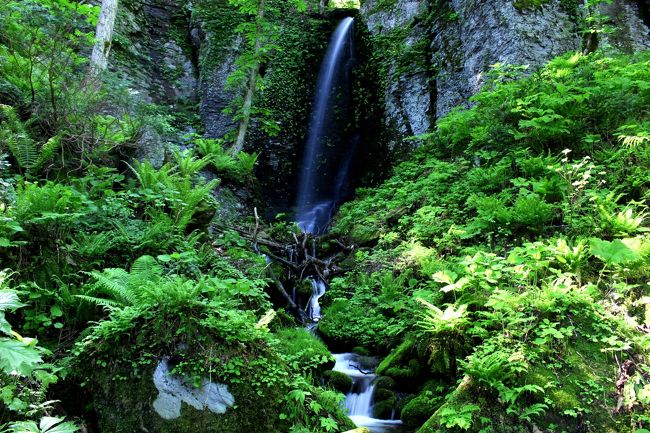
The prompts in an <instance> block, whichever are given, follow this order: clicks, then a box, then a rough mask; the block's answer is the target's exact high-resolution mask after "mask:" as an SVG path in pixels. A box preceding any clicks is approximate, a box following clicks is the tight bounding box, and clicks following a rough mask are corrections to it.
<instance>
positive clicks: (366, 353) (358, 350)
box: [352, 346, 370, 356]
mask: <svg viewBox="0 0 650 433" xmlns="http://www.w3.org/2000/svg"><path fill="white" fill-rule="evenodd" d="M352 353H356V354H358V355H361V356H370V351H369V350H368V349H366V348H365V347H363V346H355V347H353V348H352Z"/></svg>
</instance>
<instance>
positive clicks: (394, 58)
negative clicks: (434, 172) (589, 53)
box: [361, 0, 650, 137]
mask: <svg viewBox="0 0 650 433" xmlns="http://www.w3.org/2000/svg"><path fill="white" fill-rule="evenodd" d="M514 3H515V2H514V1H512V0H489V1H488V0H390V1H387V0H366V1H365V2H363V4H362V8H361V15H362V17H363V19H364V20H365V22H366V25H367V27H368V29H369V31H370V32H371V33H372V34H373V35H374V37H375V39H376V41H377V47H378V50H379V51H380V52H379V53H378V55H379V56H380V57H381V58H382V59H383V67H384V69H383V73H384V79H385V82H384V83H383V84H384V89H385V114H384V126H385V127H386V128H389V129H392V130H393V131H395V132H397V133H398V134H399V135H401V136H402V137H403V136H408V135H417V134H421V133H423V132H426V131H427V130H429V129H430V127H431V126H432V125H433V122H434V121H435V119H436V118H438V117H441V116H443V115H445V114H446V113H448V112H449V111H450V110H451V109H452V108H454V107H456V106H459V105H460V106H463V105H467V104H468V103H469V102H468V100H469V98H470V97H471V96H472V95H474V94H475V93H476V92H478V90H479V89H480V88H481V86H482V84H483V83H484V82H485V73H486V72H487V71H488V70H489V69H490V65H493V64H495V63H502V64H517V65H528V66H529V67H530V70H534V69H535V68H536V67H538V66H541V65H543V64H544V63H546V62H547V61H548V60H550V59H551V58H553V57H555V56H557V55H560V54H563V53H565V52H569V51H579V50H581V49H582V44H583V42H582V35H581V30H582V28H581V26H582V24H581V23H582V20H581V19H580V18H579V14H580V11H573V13H571V11H567V10H566V9H565V7H563V4H562V3H561V2H560V0H549V1H548V3H546V4H545V5H544V6H543V7H542V8H539V9H535V8H528V9H523V10H519V9H518V8H516V7H515V5H514ZM643 8H647V3H646V2H645V0H642V1H633V0H615V2H614V3H613V4H612V5H608V6H605V7H603V8H602V11H603V13H605V14H606V15H608V16H609V17H610V20H611V22H612V24H614V25H615V26H616V28H617V30H616V32H615V33H614V34H611V35H607V36H606V37H605V38H601V39H603V40H601V47H603V48H605V49H607V47H608V46H613V47H615V48H617V49H622V50H625V51H634V50H639V49H648V48H650V30H649V28H648V26H647V22H644V18H643V17H644V16H645V17H646V21H647V14H648V11H647V10H645V9H643ZM644 14H645V15H644ZM412 47H418V49H417V50H413V49H412Z"/></svg>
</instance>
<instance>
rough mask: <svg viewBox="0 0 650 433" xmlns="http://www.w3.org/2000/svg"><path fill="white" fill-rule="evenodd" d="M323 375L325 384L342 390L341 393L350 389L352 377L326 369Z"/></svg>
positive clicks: (345, 392)
mask: <svg viewBox="0 0 650 433" xmlns="http://www.w3.org/2000/svg"><path fill="white" fill-rule="evenodd" d="M323 377H324V379H325V384H327V385H329V386H331V387H332V388H334V389H335V390H337V391H340V392H342V393H343V394H347V393H348V392H349V391H350V389H352V378H350V376H348V375H346V374H345V373H341V372H340V371H332V370H328V371H326V372H325V373H323Z"/></svg>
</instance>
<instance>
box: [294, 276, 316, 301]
mask: <svg viewBox="0 0 650 433" xmlns="http://www.w3.org/2000/svg"><path fill="white" fill-rule="evenodd" d="M313 292H314V288H313V287H312V285H311V282H310V281H309V280H301V281H299V282H298V283H297V284H296V294H297V295H298V296H300V297H302V298H309V297H311V295H312V293H313Z"/></svg>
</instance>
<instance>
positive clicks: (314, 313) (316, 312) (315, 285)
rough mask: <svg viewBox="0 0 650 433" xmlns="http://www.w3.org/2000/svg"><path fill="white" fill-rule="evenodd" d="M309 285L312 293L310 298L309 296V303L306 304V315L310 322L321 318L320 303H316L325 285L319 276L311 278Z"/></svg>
mask: <svg viewBox="0 0 650 433" xmlns="http://www.w3.org/2000/svg"><path fill="white" fill-rule="evenodd" d="M311 286H312V294H311V298H309V305H308V306H307V317H309V318H310V319H311V320H312V322H318V321H319V320H320V318H321V315H320V304H319V303H318V300H319V299H320V298H321V297H322V296H323V295H324V294H325V291H326V290H327V286H326V285H325V282H324V281H323V280H321V279H320V278H318V279H312V280H311Z"/></svg>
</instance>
